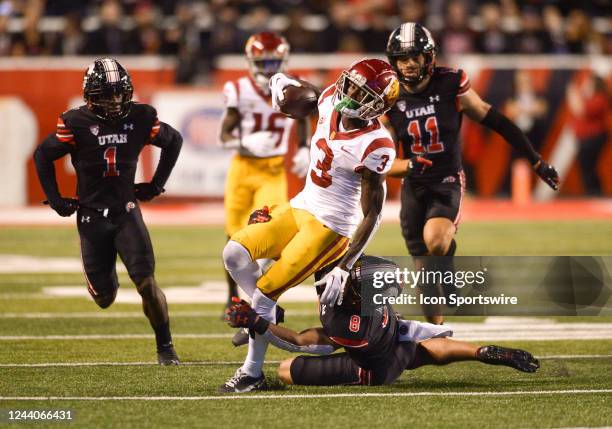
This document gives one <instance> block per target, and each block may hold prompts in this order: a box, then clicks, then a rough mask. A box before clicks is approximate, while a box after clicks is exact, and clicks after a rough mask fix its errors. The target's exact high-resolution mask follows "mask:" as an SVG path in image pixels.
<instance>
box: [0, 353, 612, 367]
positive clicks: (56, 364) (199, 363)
mask: <svg viewBox="0 0 612 429" xmlns="http://www.w3.org/2000/svg"><path fill="white" fill-rule="evenodd" d="M536 357H537V358H538V359H540V360H574V359H608V358H612V355H548V356H536ZM280 362H281V361H280V360H266V363H267V364H279V363H280ZM242 363H243V362H242V361H237V360H235V361H233V360H227V361H192V362H181V365H187V366H214V365H242ZM157 365H159V364H158V363H157V362H154V361H149V362H42V363H0V368H53V367H79V366H157Z"/></svg>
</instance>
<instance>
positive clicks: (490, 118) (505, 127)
mask: <svg viewBox="0 0 612 429" xmlns="http://www.w3.org/2000/svg"><path fill="white" fill-rule="evenodd" d="M480 123H481V124H482V125H484V126H486V127H488V128H490V129H492V130H493V131H495V132H496V133H497V134H499V135H500V136H502V137H503V138H504V139H505V140H506V141H507V142H508V144H510V146H512V147H513V148H514V149H516V150H517V151H519V152H520V153H522V154H523V156H525V158H527V159H528V160H529V162H530V163H531V164H532V165H534V164H536V163H537V162H538V161H539V160H540V154H539V153H537V152H536V151H535V149H534V148H533V145H532V144H531V142H530V141H529V139H528V138H527V136H526V135H525V133H523V132H522V131H521V129H520V128H519V127H517V126H516V124H515V123H514V122H512V121H511V120H510V119H508V118H507V117H506V116H505V115H503V114H502V113H500V112H499V111H497V109H495V108H494V107H491V108H490V109H489V111H488V112H487V114H486V115H485V117H484V118H482V121H481V122H480Z"/></svg>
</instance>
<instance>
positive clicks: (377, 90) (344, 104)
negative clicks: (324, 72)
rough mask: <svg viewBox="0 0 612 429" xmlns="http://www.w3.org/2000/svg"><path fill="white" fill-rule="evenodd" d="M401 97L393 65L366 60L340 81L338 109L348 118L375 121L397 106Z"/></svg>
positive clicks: (345, 74)
mask: <svg viewBox="0 0 612 429" xmlns="http://www.w3.org/2000/svg"><path fill="white" fill-rule="evenodd" d="M398 95H399V80H398V79H397V75H396V74H395V72H394V71H393V69H392V68H391V65H390V64H389V63H387V62H385V61H382V60H376V59H365V60H361V61H357V62H356V63H353V65H351V66H350V67H349V68H348V69H346V70H344V71H343V72H342V74H341V75H340V77H339V78H338V80H337V81H336V100H335V101H334V108H335V109H336V110H337V111H338V112H340V113H341V114H343V115H345V116H349V117H352V118H359V119H363V120H369V119H374V118H376V117H378V116H380V115H382V114H383V113H385V112H386V111H387V110H389V109H390V108H391V106H393V104H394V103H395V100H397V96H398Z"/></svg>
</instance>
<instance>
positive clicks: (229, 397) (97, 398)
mask: <svg viewBox="0 0 612 429" xmlns="http://www.w3.org/2000/svg"><path fill="white" fill-rule="evenodd" d="M594 393H612V389H585V390H581V389H571V390H532V391H529V390H517V391H497V392H469V391H467V392H392V393H382V392H381V393H315V394H309V395H308V394H287V395H278V394H274V395H250V394H248V393H247V394H242V395H227V396H0V401H224V400H234V399H317V398H353V399H354V398H388V397H392V398H398V397H418V396H519V395H580V394H594Z"/></svg>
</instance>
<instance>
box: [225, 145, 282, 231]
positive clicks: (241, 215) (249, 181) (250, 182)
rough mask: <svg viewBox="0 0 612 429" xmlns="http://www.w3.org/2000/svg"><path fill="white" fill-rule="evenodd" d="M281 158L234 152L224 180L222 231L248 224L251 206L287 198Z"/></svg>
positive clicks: (259, 206)
mask: <svg viewBox="0 0 612 429" xmlns="http://www.w3.org/2000/svg"><path fill="white" fill-rule="evenodd" d="M284 162H285V160H284V157H282V156H275V157H272V158H248V157H244V156H240V155H236V156H234V158H233V159H232V162H231V164H230V168H229V170H228V172H227V179H226V182H225V201H224V203H225V232H226V234H227V236H228V237H231V236H232V235H233V234H235V233H236V232H237V231H238V230H240V229H241V228H244V227H245V226H246V225H247V222H248V220H249V215H250V214H251V213H252V212H253V210H255V209H259V208H261V207H263V206H264V205H267V206H273V205H277V204H282V203H285V202H287V178H286V175H285V167H284Z"/></svg>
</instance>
